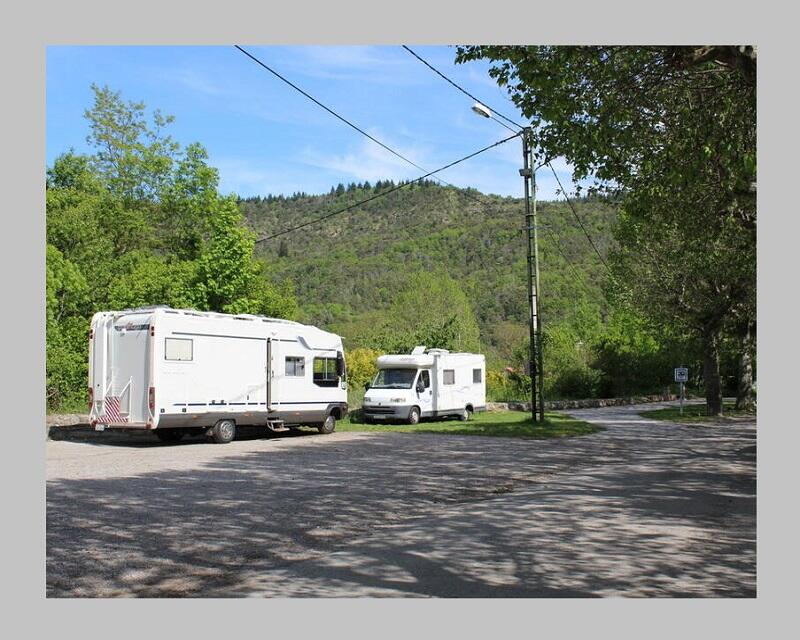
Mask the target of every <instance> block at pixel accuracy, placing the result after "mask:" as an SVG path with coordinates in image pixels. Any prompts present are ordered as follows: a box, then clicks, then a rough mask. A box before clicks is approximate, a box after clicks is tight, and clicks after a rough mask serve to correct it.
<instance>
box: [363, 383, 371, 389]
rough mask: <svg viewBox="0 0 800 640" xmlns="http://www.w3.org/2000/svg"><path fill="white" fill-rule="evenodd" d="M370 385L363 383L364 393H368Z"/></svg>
mask: <svg viewBox="0 0 800 640" xmlns="http://www.w3.org/2000/svg"><path fill="white" fill-rule="evenodd" d="M369 387H370V384H369V382H365V383H364V391H369Z"/></svg>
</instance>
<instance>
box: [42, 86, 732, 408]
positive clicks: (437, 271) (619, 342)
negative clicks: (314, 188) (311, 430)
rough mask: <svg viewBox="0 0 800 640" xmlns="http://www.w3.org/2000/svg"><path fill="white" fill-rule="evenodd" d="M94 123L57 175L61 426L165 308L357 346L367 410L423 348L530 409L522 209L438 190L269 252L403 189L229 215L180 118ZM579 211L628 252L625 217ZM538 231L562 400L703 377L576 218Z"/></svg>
mask: <svg viewBox="0 0 800 640" xmlns="http://www.w3.org/2000/svg"><path fill="white" fill-rule="evenodd" d="M86 118H87V121H88V123H89V128H90V132H91V133H90V135H89V138H88V141H89V143H90V144H91V145H92V147H93V149H94V152H93V153H91V154H86V155H80V154H76V153H74V152H72V151H65V153H64V154H63V155H61V156H60V157H59V158H57V159H56V161H55V162H54V163H53V165H52V166H51V167H49V168H48V172H47V182H46V185H47V194H46V202H47V290H46V309H47V325H46V326H47V334H46V344H47V380H46V398H47V407H48V410H51V411H75V410H80V408H82V407H83V406H85V394H86V381H87V355H88V354H87V350H88V340H87V336H88V327H89V320H90V318H91V316H92V314H93V313H94V312H96V311H99V310H108V309H121V308H129V307H136V306H144V305H159V304H166V305H170V306H173V307H193V308H196V309H200V310H214V311H222V312H227V313H261V314H265V315H270V316H275V317H284V318H289V319H297V320H301V321H305V322H309V323H313V324H316V325H318V326H321V327H323V328H326V329H328V330H332V331H335V332H338V333H340V334H341V335H343V336H344V337H345V339H346V347H347V359H348V370H349V376H350V389H351V392H352V396H351V400H352V401H353V402H354V403H358V402H359V399H360V396H361V395H362V394H363V384H364V383H365V382H366V381H368V380H369V379H370V378H371V375H372V373H373V372H374V367H375V358H376V357H377V355H379V354H380V353H385V352H398V351H399V352H405V351H408V350H410V349H411V348H413V347H414V346H415V345H418V344H424V345H427V346H429V347H434V346H435V347H441V348H447V349H451V350H465V351H466V350H469V351H480V352H483V353H486V355H487V361H488V362H487V363H488V367H489V371H488V373H487V383H488V393H489V398H490V399H493V400H504V399H515V400H517V399H525V398H527V397H529V394H530V392H529V389H530V378H529V377H528V376H527V375H526V374H525V370H524V363H525V361H526V360H527V350H528V343H527V340H528V337H527V336H528V329H527V318H528V303H527V299H526V276H525V260H526V257H525V254H524V241H523V229H522V227H523V220H524V218H523V213H522V212H523V207H522V202H521V201H520V200H518V199H514V198H503V197H498V196H487V195H484V194H480V193H478V192H477V191H474V190H461V189H456V188H453V187H443V186H440V185H438V184H436V183H434V182H431V181H425V182H422V183H419V184H408V185H406V186H404V188H402V189H397V190H394V191H392V192H391V193H389V194H388V195H387V196H386V197H380V198H376V199H374V200H372V201H371V202H369V203H368V204H365V205H363V206H358V207H355V208H354V209H352V210H351V211H349V212H347V213H344V214H342V215H337V216H333V217H331V218H329V219H327V220H326V221H324V222H321V223H319V224H312V225H309V226H307V227H305V228H303V229H302V230H299V231H296V232H293V233H287V234H283V235H280V236H278V237H275V238H274V239H271V240H265V241H259V239H260V238H265V237H267V236H271V235H274V234H277V233H279V232H281V231H283V230H285V229H289V228H291V227H293V226H296V225H298V224H301V223H304V222H307V221H309V220H313V219H315V218H317V217H319V216H321V215H324V214H327V213H330V212H333V211H336V210H338V209H341V208H343V207H345V206H348V205H350V204H353V203H356V202H358V201H360V200H362V199H364V198H366V197H369V196H370V195H375V194H378V193H381V192H383V191H386V190H389V189H392V187H393V186H395V185H394V183H392V182H383V181H381V182H379V183H378V184H376V185H369V184H351V185H349V186H345V185H338V186H336V187H333V188H332V189H331V191H330V192H329V193H327V194H324V195H307V194H295V195H294V196H292V197H288V198H287V197H282V196H279V197H273V196H266V197H260V198H250V199H246V200H242V199H237V198H235V197H229V196H227V197H226V196H223V195H222V194H220V192H219V189H218V174H217V171H216V170H215V169H214V168H213V167H211V166H210V165H209V164H208V162H207V154H206V152H205V149H204V148H203V147H202V145H200V144H198V143H194V144H190V145H188V146H186V147H180V146H179V145H178V144H176V143H175V142H174V141H173V140H172V139H171V138H170V137H169V136H168V135H167V133H166V131H167V129H168V125H169V123H170V122H171V118H169V117H166V116H162V115H161V114H160V113H159V112H157V111H156V112H154V113H153V114H152V122H151V121H150V119H148V118H147V117H146V112H145V107H144V105H143V104H141V103H135V102H124V101H123V100H122V98H121V96H120V95H119V94H117V93H114V92H112V91H111V90H109V89H107V88H98V87H95V101H94V104H93V105H92V106H91V108H90V109H88V110H87V111H86ZM575 204H576V207H577V213H578V215H579V216H580V218H581V220H582V222H583V224H584V226H585V227H586V229H587V230H588V232H589V233H590V234H591V236H592V238H593V240H594V242H595V244H596V245H597V246H598V248H599V250H600V252H601V253H603V254H605V253H606V252H609V251H612V252H613V249H614V240H613V238H614V237H615V236H614V233H613V230H614V228H615V225H616V220H617V211H616V209H615V207H614V206H613V205H612V204H610V203H609V202H608V201H606V200H603V199H601V198H582V199H578V200H577V201H576V203H575ZM539 220H540V224H541V226H542V234H541V236H540V267H541V274H542V277H541V289H540V293H541V308H542V317H543V324H544V354H545V394H546V396H547V397H549V398H555V397H592V396H615V395H628V394H634V393H636V394H638V393H649V392H653V391H660V390H663V389H664V387H665V386H666V385H668V384H669V382H670V377H671V368H672V367H673V366H675V365H676V364H679V363H680V364H687V365H689V366H690V367H693V370H694V371H697V370H698V369H699V367H700V366H701V365H700V364H699V359H698V351H697V348H696V344H694V343H693V342H692V341H691V340H686V339H684V338H683V336H682V335H680V334H679V333H676V335H674V336H673V335H672V334H671V332H670V331H669V330H665V329H664V328H663V327H662V328H659V329H654V328H653V327H652V326H651V325H649V324H648V323H647V322H645V320H644V319H643V317H642V316H640V315H638V314H636V313H634V312H633V311H631V309H630V306H626V305H625V304H623V303H621V302H618V301H617V302H615V303H614V304H610V303H609V302H608V300H614V296H613V287H610V286H609V281H608V279H607V274H606V270H605V268H604V266H603V265H602V264H601V263H600V261H599V259H598V257H597V255H596V254H595V253H594V251H593V249H592V248H591V246H590V245H589V243H588V241H587V239H586V237H585V236H584V235H583V233H582V231H580V229H579V227H578V225H577V223H576V221H575V219H574V216H573V214H572V212H571V210H570V209H569V208H568V207H567V205H566V204H565V203H563V202H540V203H539ZM724 346H725V345H723V347H724ZM726 366H727V365H726ZM727 370H728V371H730V370H731V369H730V368H728V369H727ZM693 379H696V376H693Z"/></svg>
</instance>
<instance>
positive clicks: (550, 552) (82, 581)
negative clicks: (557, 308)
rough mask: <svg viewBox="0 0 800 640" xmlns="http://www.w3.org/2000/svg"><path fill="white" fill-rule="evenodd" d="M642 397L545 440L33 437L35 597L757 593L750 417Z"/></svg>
mask: <svg viewBox="0 0 800 640" xmlns="http://www.w3.org/2000/svg"><path fill="white" fill-rule="evenodd" d="M668 404H669V403H664V404H663V405H647V407H646V408H647V409H651V408H657V407H658V406H667V405H668ZM641 409H644V407H639V408H637V407H613V408H604V409H586V410H575V411H570V414H571V415H574V416H576V417H579V418H581V419H584V420H587V421H591V422H597V423H601V424H603V425H604V426H605V427H606V430H605V431H602V432H600V433H596V434H593V435H589V436H584V437H579V438H568V439H560V440H523V439H511V438H487V437H476V436H451V435H433V434H406V433H377V434H373V433H370V434H362V433H335V434H332V435H328V436H321V435H318V434H316V432H312V431H308V432H307V433H303V434H300V435H287V436H279V437H271V438H263V439H262V438H250V439H244V440H237V441H235V442H233V443H232V444H230V445H224V446H220V445H211V444H205V443H203V442H197V443H191V442H190V443H185V444H179V445H164V444H161V443H158V442H157V441H156V440H155V438H153V437H152V436H139V437H127V436H121V435H116V436H115V435H113V434H98V437H97V438H94V439H93V440H91V441H87V442H76V441H48V442H47V593H48V595H49V596H51V597H55V596H62V597H63V596H91V597H96V596H100V597H103V596H199V597H233V596H441V597H460V596H468V597H483V596H489V597H536V596H544V597H561V596H567V597H569V596H573V597H591V596H740V597H741V596H744V597H753V596H755V594H756V479H755V473H756V429H755V424H754V423H740V424H735V425H725V426H713V427H706V426H681V425H675V424H669V423H663V422H655V421H652V420H646V419H644V418H641V417H639V416H638V414H637V410H641ZM151 438H152V439H151Z"/></svg>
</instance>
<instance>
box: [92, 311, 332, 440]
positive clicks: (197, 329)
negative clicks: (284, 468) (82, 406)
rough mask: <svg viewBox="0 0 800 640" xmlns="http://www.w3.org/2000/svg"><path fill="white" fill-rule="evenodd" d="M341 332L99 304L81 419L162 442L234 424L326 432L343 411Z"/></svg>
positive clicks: (227, 429) (215, 434)
mask: <svg viewBox="0 0 800 640" xmlns="http://www.w3.org/2000/svg"><path fill="white" fill-rule="evenodd" d="M343 354H344V349H343V347H342V339H341V337H339V336H337V335H334V334H332V333H328V332H326V331H322V330H321V329H318V328H316V327H311V326H307V325H303V324H300V323H297V322H292V321H289V320H278V319H275V318H265V317H262V316H254V315H247V314H241V315H227V314H222V313H211V312H202V311H194V310H190V309H170V308H169V307H147V308H142V309H131V310H126V311H104V312H100V313H96V314H95V315H94V317H93V318H92V323H91V329H90V332H89V403H90V421H91V424H92V425H93V426H94V427H95V429H97V430H104V429H106V428H118V429H152V430H154V431H155V433H156V435H157V436H158V437H159V438H160V439H162V440H166V441H177V440H180V438H181V437H182V436H183V435H184V434H186V433H188V432H194V433H206V434H207V435H209V436H210V437H211V438H212V439H213V440H214V441H215V442H218V443H225V442H230V441H231V440H232V439H233V437H234V435H235V433H236V426H237V425H258V426H265V427H268V428H269V429H271V430H273V431H283V430H286V429H287V428H289V427H294V426H299V425H309V426H316V427H317V428H318V429H319V431H320V432H322V433H330V432H332V431H333V430H334V428H335V427H336V420H337V419H339V418H343V417H344V416H345V415H346V414H347V384H346V370H345V362H344V355H343Z"/></svg>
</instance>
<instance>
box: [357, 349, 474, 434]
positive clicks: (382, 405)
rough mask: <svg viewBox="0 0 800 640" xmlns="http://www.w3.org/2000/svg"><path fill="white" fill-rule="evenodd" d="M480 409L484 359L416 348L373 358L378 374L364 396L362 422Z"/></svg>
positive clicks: (464, 416)
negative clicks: (375, 361)
mask: <svg viewBox="0 0 800 640" xmlns="http://www.w3.org/2000/svg"><path fill="white" fill-rule="evenodd" d="M485 409H486V359H485V358H484V356H483V355H482V354H477V353H450V352H449V351H447V350H446V349H428V350H427V351H426V350H425V347H416V348H415V349H414V350H413V351H412V352H411V354H406V355H386V356H380V357H379V358H378V373H377V375H376V376H375V379H374V380H373V382H372V384H371V385H370V386H369V387H368V389H367V393H366V395H365V396H364V404H363V408H362V411H363V415H364V420H365V421H366V422H368V423H373V422H376V421H379V420H402V421H404V422H408V423H409V424H417V423H418V422H419V420H420V418H428V417H438V416H457V417H459V418H461V419H462V420H469V418H470V416H471V415H472V413H473V412H475V411H484V410H485Z"/></svg>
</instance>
